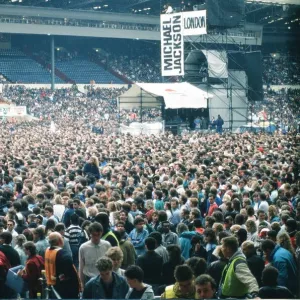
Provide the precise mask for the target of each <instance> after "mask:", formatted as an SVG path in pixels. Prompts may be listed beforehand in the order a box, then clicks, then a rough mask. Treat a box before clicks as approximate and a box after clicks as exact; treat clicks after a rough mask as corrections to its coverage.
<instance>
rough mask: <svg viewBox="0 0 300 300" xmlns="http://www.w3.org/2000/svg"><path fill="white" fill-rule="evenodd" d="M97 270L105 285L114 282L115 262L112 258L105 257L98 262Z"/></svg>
mask: <svg viewBox="0 0 300 300" xmlns="http://www.w3.org/2000/svg"><path fill="white" fill-rule="evenodd" d="M96 268H97V270H98V271H99V273H100V277H101V279H102V280H103V282H104V283H110V282H112V280H113V277H112V271H113V262H112V260H111V259H110V258H108V257H106V256H103V257H101V258H99V259H98V260H97V261H96Z"/></svg>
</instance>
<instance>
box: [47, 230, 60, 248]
mask: <svg viewBox="0 0 300 300" xmlns="http://www.w3.org/2000/svg"><path fill="white" fill-rule="evenodd" d="M48 239H49V245H50V247H63V245H64V240H63V237H62V235H61V234H60V233H58V232H51V233H50V234H49V236H48Z"/></svg>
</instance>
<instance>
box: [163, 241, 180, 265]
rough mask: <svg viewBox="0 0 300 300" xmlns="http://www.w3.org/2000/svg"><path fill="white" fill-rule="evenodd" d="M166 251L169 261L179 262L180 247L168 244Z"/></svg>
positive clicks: (176, 263) (175, 263)
mask: <svg viewBox="0 0 300 300" xmlns="http://www.w3.org/2000/svg"><path fill="white" fill-rule="evenodd" d="M167 251H168V254H169V261H170V262H171V263H172V264H174V265H179V264H180V263H181V260H182V258H181V249H180V247H179V246H178V245H175V244H174V245H168V246H167Z"/></svg>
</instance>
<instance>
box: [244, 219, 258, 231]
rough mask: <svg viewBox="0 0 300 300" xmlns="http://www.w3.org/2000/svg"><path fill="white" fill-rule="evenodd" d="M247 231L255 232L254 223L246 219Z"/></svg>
mask: <svg viewBox="0 0 300 300" xmlns="http://www.w3.org/2000/svg"><path fill="white" fill-rule="evenodd" d="M246 228H247V232H249V233H255V232H256V231H257V226H256V223H255V222H254V221H253V220H247V221H246Z"/></svg>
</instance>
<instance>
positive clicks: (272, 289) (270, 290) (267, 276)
mask: <svg viewBox="0 0 300 300" xmlns="http://www.w3.org/2000/svg"><path fill="white" fill-rule="evenodd" d="M277 279H278V270H277V269H276V268H274V267H271V266H269V267H266V268H265V269H264V271H263V272H262V287H261V288H260V289H259V292H258V296H259V297H260V298H261V299H294V296H293V294H292V292H291V291H290V290H289V289H288V288H286V287H284V286H278V285H277Z"/></svg>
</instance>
